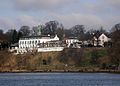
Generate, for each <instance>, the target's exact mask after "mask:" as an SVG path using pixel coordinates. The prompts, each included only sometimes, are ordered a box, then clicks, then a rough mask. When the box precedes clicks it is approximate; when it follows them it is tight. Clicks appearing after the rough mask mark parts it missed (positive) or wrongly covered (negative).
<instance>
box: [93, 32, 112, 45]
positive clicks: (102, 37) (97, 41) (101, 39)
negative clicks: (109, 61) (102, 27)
mask: <svg viewBox="0 0 120 86" xmlns="http://www.w3.org/2000/svg"><path fill="white" fill-rule="evenodd" d="M110 40H111V39H110V38H109V37H108V36H107V35H105V34H104V33H102V34H101V35H100V36H98V37H96V36H94V37H93V45H94V46H97V45H99V46H102V47H104V43H105V42H109V41H110Z"/></svg>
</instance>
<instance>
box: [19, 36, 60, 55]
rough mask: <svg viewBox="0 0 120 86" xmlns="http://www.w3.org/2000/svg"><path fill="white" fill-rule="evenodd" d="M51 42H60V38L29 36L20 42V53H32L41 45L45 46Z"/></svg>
mask: <svg viewBox="0 0 120 86" xmlns="http://www.w3.org/2000/svg"><path fill="white" fill-rule="evenodd" d="M49 41H59V38H58V36H57V35H56V36H54V37H51V36H31V37H30V36H29V37H23V38H21V39H20V40H19V48H18V53H25V52H29V51H30V52H32V51H33V50H38V48H39V46H38V45H39V44H42V43H43V44H44V43H46V42H49Z"/></svg>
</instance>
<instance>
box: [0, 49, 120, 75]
mask: <svg viewBox="0 0 120 86" xmlns="http://www.w3.org/2000/svg"><path fill="white" fill-rule="evenodd" d="M0 72H1V73H4V72H9V73H11V72H13V73H17V72H18V73H24V72H28V73H29V72H53V73H54V72H83V73H84V72H91V73H95V72H100V73H101V72H103V73H105V72H106V73H120V66H119V65H118V66H116V65H114V64H112V63H111V58H110V57H109V56H108V53H107V51H106V49H105V48H81V49H64V50H63V51H62V52H45V53H36V52H32V53H25V54H22V55H21V54H20V55H14V54H13V53H10V52H8V51H0Z"/></svg>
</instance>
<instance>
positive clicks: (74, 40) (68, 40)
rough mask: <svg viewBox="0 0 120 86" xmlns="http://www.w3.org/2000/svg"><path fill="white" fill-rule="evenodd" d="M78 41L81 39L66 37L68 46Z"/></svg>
mask: <svg viewBox="0 0 120 86" xmlns="http://www.w3.org/2000/svg"><path fill="white" fill-rule="evenodd" d="M78 42H79V40H78V39H77V38H68V39H65V43H66V44H67V45H66V46H67V47H70V46H71V45H74V44H76V43H78ZM79 47H80V46H79Z"/></svg>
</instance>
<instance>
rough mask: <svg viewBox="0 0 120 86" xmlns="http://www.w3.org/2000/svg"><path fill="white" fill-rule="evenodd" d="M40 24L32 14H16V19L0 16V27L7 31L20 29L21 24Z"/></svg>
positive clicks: (31, 25)
mask: <svg viewBox="0 0 120 86" xmlns="http://www.w3.org/2000/svg"><path fill="white" fill-rule="evenodd" d="M39 24H40V20H38V19H36V18H34V17H32V16H27V15H23V16H18V17H17V18H16V19H14V20H13V19H10V18H0V29H3V30H4V31H7V30H9V29H17V30H18V29H20V27H21V26H24V25H26V26H30V27H33V26H36V25H39Z"/></svg>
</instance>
